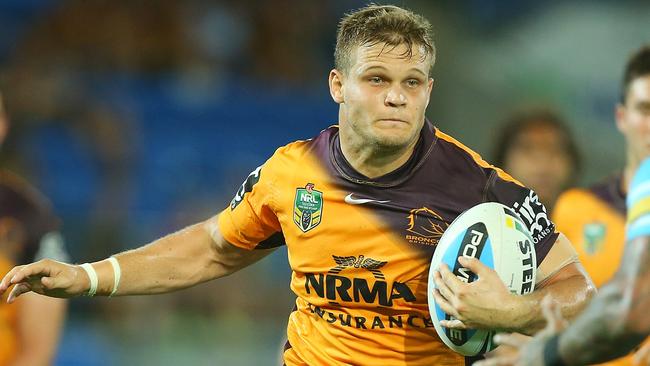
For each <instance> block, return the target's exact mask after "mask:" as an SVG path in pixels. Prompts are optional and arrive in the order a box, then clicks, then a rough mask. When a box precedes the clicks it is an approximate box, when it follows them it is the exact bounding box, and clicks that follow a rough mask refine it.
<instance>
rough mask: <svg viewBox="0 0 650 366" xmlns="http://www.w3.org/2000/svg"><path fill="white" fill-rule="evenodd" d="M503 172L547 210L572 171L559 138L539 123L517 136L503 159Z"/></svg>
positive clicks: (545, 124)
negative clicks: (522, 186) (535, 193)
mask: <svg viewBox="0 0 650 366" xmlns="http://www.w3.org/2000/svg"><path fill="white" fill-rule="evenodd" d="M540 122H542V121H540ZM503 168H504V169H505V170H506V171H507V172H508V173H509V174H511V175H512V176H513V177H515V178H517V179H518V180H520V181H521V182H522V183H523V184H525V185H526V186H528V187H530V188H532V189H533V190H534V191H535V192H537V194H538V195H539V198H540V199H541V200H542V202H543V203H544V204H545V205H547V206H548V207H552V206H553V205H554V204H555V200H556V199H557V197H558V195H559V194H560V193H561V192H562V190H564V189H565V188H566V186H567V184H568V183H569V180H570V178H571V176H572V174H573V171H574V170H575V166H573V160H572V159H571V157H570V155H569V153H568V151H567V148H566V146H565V142H564V141H563V137H562V135H561V134H560V132H559V131H558V130H557V128H555V127H553V126H551V125H549V124H547V123H543V122H542V123H534V124H531V125H530V126H529V127H527V128H525V129H524V130H523V131H521V132H520V133H519V135H518V136H517V137H516V138H515V140H514V141H513V143H512V146H511V147H510V149H509V150H508V152H507V154H506V156H505V160H504V164H503Z"/></svg>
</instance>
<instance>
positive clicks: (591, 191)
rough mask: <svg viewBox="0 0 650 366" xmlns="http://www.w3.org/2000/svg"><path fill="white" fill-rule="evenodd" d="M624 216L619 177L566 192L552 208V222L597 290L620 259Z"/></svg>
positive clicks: (607, 278) (623, 201)
mask: <svg viewBox="0 0 650 366" xmlns="http://www.w3.org/2000/svg"><path fill="white" fill-rule="evenodd" d="M625 214H626V209H625V194H624V193H623V192H622V191H621V175H620V174H619V175H615V176H612V177H610V178H608V179H606V180H605V181H603V182H601V183H598V184H596V185H594V186H592V187H589V188H587V189H581V188H574V189H570V190H568V191H566V192H564V193H563V194H562V195H560V197H559V198H558V200H557V203H556V204H555V209H554V210H553V221H554V222H555V223H556V224H557V228H558V230H560V231H561V232H562V233H564V234H565V235H566V236H567V238H568V239H569V241H570V242H571V243H573V245H574V247H575V249H576V252H577V253H578V257H579V258H580V263H582V265H583V266H584V268H585V270H586V271H587V273H589V275H590V276H591V279H592V280H593V281H594V284H595V285H596V286H597V287H601V286H602V285H604V284H605V283H606V282H607V281H609V279H610V278H611V277H612V276H613V275H614V273H615V272H616V269H618V264H619V263H620V261H621V258H622V256H623V248H624V247H625Z"/></svg>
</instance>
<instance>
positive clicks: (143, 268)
mask: <svg viewBox="0 0 650 366" xmlns="http://www.w3.org/2000/svg"><path fill="white" fill-rule="evenodd" d="M272 250H273V249H267V250H245V249H241V248H238V247H236V246H233V245H231V244H230V243H228V242H227V241H226V240H225V239H224V237H223V236H222V235H221V233H220V231H219V228H218V224H217V217H216V216H215V217H213V218H211V219H209V220H207V221H205V222H201V223H198V224H195V225H192V226H189V227H187V228H185V229H183V230H181V231H178V232H176V233H174V234H171V235H168V236H165V237H163V238H161V239H158V240H156V241H154V242H152V243H150V244H148V245H145V246H143V247H140V248H137V249H134V250H130V251H127V252H123V253H120V254H117V255H115V256H114V257H115V258H116V259H117V261H118V263H119V267H120V272H121V279H120V284H119V288H118V290H117V292H116V295H135V294H156V293H164V292H170V291H174V290H178V289H182V288H186V287H190V286H193V285H196V284H198V283H202V282H205V281H208V280H212V279H215V278H219V277H224V276H227V275H229V274H231V273H233V272H235V271H237V270H239V269H241V268H244V267H246V266H248V265H250V264H252V263H254V262H256V261H258V260H260V259H261V258H263V257H265V256H266V255H268V254H269V253H270V252H271V251H272ZM91 266H92V267H93V269H94V270H95V272H96V273H97V279H98V284H97V293H96V294H98V295H109V294H111V292H112V291H113V288H114V274H115V273H116V271H115V270H114V268H113V265H112V264H111V263H110V262H109V260H108V259H105V260H102V261H99V262H94V263H92V264H91ZM12 284H17V285H16V287H15V288H14V290H12V293H11V294H10V296H9V301H12V300H13V299H15V297H16V296H19V295H20V294H22V293H25V292H29V291H34V292H37V293H41V294H45V295H48V296H53V297H72V296H78V295H82V294H86V293H87V292H88V289H89V288H90V278H89V276H88V274H87V272H86V270H84V269H83V268H81V266H79V265H68V264H64V263H60V262H56V261H52V260H47V259H46V260H42V261H38V262H36V263H32V264H29V265H26V266H18V267H15V268H14V269H12V270H11V271H10V272H9V273H8V274H7V275H6V276H5V277H4V279H3V280H2V282H0V293H1V292H4V291H6V290H7V288H8V287H9V286H11V285H12Z"/></svg>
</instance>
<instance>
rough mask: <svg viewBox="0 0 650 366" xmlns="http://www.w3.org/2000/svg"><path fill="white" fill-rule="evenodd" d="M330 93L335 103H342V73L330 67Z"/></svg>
mask: <svg viewBox="0 0 650 366" xmlns="http://www.w3.org/2000/svg"><path fill="white" fill-rule="evenodd" d="M329 86H330V95H331V96H332V99H333V100H334V102H336V103H337V104H342V103H343V102H344V101H345V99H344V98H343V73H341V72H340V71H339V70H337V69H332V71H330V75H329Z"/></svg>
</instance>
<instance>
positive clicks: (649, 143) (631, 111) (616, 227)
mask: <svg viewBox="0 0 650 366" xmlns="http://www.w3.org/2000/svg"><path fill="white" fill-rule="evenodd" d="M616 126H617V127H618V129H619V130H620V131H621V133H622V134H623V136H624V137H625V146H626V151H625V156H626V160H625V167H624V168H623V170H622V171H620V172H617V173H614V174H612V175H611V176H610V177H609V178H607V179H605V180H604V181H602V182H600V183H598V184H595V185H593V186H591V187H589V188H586V189H571V190H569V191H567V192H565V193H563V194H562V195H561V196H560V198H559V199H558V202H557V205H556V209H555V211H554V212H553V220H554V221H555V223H556V224H557V227H558V229H559V230H560V231H562V232H563V233H565V234H566V235H567V237H568V238H569V240H570V241H571V242H572V243H573V244H574V245H575V248H576V251H577V252H578V256H579V257H580V262H582V264H583V265H584V266H585V269H586V270H587V272H588V273H589V275H590V276H591V278H592V279H593V280H594V283H595V285H596V286H598V287H601V286H603V285H604V284H605V283H606V282H607V281H609V280H610V279H611V278H612V276H613V275H614V273H615V272H616V269H617V268H618V266H619V263H621V259H622V256H623V250H624V248H625V215H626V206H625V197H626V196H627V192H628V187H629V185H630V180H631V178H632V175H633V174H634V172H635V171H636V170H637V168H638V167H639V162H640V161H641V160H642V158H643V157H644V156H649V155H650V46H645V47H643V48H641V49H639V50H638V51H637V52H636V53H635V54H634V55H633V56H632V57H631V58H630V59H629V61H628V63H627V65H626V67H625V71H624V74H623V82H622V94H621V102H620V104H619V105H618V106H617V107H616ZM623 263H624V262H623ZM612 364H617V365H631V364H632V357H628V358H626V359H624V360H620V361H617V362H615V363H612ZM649 364H650V362H649Z"/></svg>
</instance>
